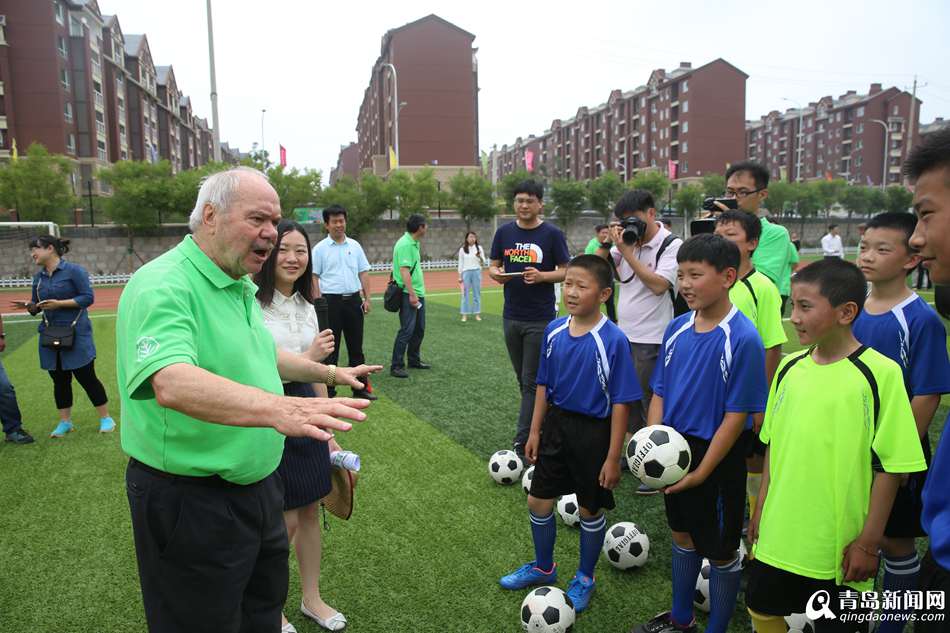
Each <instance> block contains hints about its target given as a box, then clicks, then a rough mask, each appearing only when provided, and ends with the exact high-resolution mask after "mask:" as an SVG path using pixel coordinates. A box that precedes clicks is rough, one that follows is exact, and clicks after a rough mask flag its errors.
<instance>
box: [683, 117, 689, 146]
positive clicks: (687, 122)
mask: <svg viewBox="0 0 950 633" xmlns="http://www.w3.org/2000/svg"><path fill="white" fill-rule="evenodd" d="M687 132H689V121H683V134H686V133H687ZM684 151H685V150H684Z"/></svg>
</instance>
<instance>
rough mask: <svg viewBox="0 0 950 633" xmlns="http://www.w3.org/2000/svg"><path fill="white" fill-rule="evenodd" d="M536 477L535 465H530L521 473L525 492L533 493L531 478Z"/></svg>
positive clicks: (522, 487)
mask: <svg viewBox="0 0 950 633" xmlns="http://www.w3.org/2000/svg"><path fill="white" fill-rule="evenodd" d="M532 479H534V466H528V467H527V468H526V469H525V471H524V474H523V475H521V489H522V490H524V493H525V494H530V493H531V480H532Z"/></svg>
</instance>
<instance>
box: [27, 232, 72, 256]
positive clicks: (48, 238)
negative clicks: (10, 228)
mask: <svg viewBox="0 0 950 633" xmlns="http://www.w3.org/2000/svg"><path fill="white" fill-rule="evenodd" d="M50 246H52V247H53V250H54V251H56V254H57V255H58V256H60V257H62V256H63V255H65V254H66V253H68V252H69V240H64V239H60V238H58V237H54V236H52V235H37V236H36V237H34V238H33V239H32V240H30V248H49V247H50Z"/></svg>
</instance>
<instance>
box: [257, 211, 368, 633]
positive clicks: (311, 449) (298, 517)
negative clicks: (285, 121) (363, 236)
mask: <svg viewBox="0 0 950 633" xmlns="http://www.w3.org/2000/svg"><path fill="white" fill-rule="evenodd" d="M310 253H311V248H310V238H309V237H307V233H306V232H305V231H304V228H303V227H302V226H300V225H299V224H298V223H296V222H293V221H292V220H281V222H280V224H278V225H277V244H276V245H275V247H274V249H273V250H272V251H271V253H270V256H269V257H268V258H267V261H265V262H264V266H263V267H262V268H261V271H260V272H259V273H257V274H256V275H255V276H254V283H256V284H257V286H258V291H257V301H258V303H260V305H261V309H262V310H263V313H264V325H265V326H267V329H268V330H270V332H271V334H272V335H273V336H274V342H275V343H276V344H277V346H278V347H281V348H284V349H288V350H290V351H292V352H298V353H306V352H307V351H308V350H310V351H314V349H315V348H319V353H318V354H310V357H311V358H313V359H314V360H316V359H317V358H318V357H319V358H320V360H322V359H323V358H326V357H327V356H328V355H329V354H330V353H331V352H332V351H333V347H334V340H333V331H332V330H329V329H324V330H323V331H322V332H320V330H319V326H318V323H317V315H316V312H315V311H314V307H313V298H314V297H313V294H314V293H313V287H312V286H311V279H312V275H313V265H312V263H311V261H310ZM330 367H331V371H330V372H329V375H330V376H331V378H329V381H330V383H331V384H330V386H333V384H332V383H334V382H336V383H338V384H351V385H352V383H353V382H354V380H353V379H354V378H355V377H357V376H363V375H366V374H367V373H370V372H372V371H378V370H379V369H382V367H379V366H377V367H375V368H374V367H368V366H366V365H360V366H359V367H352V368H350V367H333V366H332V365H331V366H330ZM284 394H286V395H289V396H296V397H302V398H313V397H323V398H325V397H327V385H322V384H309V383H299V382H287V383H284ZM332 450H340V447H339V445H338V444H337V443H336V440H332V439H331V440H330V442H329V443H328V442H322V441H319V440H314V439H310V438H287V440H286V441H285V443H284V455H283V458H282V459H281V462H280V465H279V466H278V467H277V474H278V475H279V476H280V478H281V480H282V481H283V484H284V521H285V523H286V524H287V536H288V538H289V539H290V541H291V542H292V543H293V544H294V548H295V550H296V552H297V562H298V564H299V565H300V585H301V590H302V593H303V596H302V598H301V601H300V611H301V613H303V614H304V615H305V616H307V617H308V618H310V619H312V620H313V621H315V622H316V623H317V624H318V625H320V626H321V627H323V628H324V629H327V630H330V631H339V630H340V629H342V628H344V627H345V626H346V618H345V617H344V616H343V614H342V613H340V612H339V611H337V610H336V609H334V608H332V607H330V606H328V605H327V604H326V603H325V602H324V601H323V598H321V597H320V557H321V552H322V543H321V540H322V539H321V532H320V520H319V517H318V514H317V512H318V509H319V505H320V500H321V499H322V498H323V497H325V496H326V495H327V494H328V493H329V492H330V489H331V485H332V482H331V466H330V451H332ZM295 631H296V629H295V628H294V626H293V625H292V624H290V623H289V622H288V621H287V619H286V617H284V619H283V622H282V628H281V632H282V633H295Z"/></svg>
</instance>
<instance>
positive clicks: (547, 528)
mask: <svg viewBox="0 0 950 633" xmlns="http://www.w3.org/2000/svg"><path fill="white" fill-rule="evenodd" d="M528 515H529V516H530V517H531V536H532V537H534V558H535V561H536V562H535V564H536V565H537V566H538V569H540V570H542V571H551V568H552V567H554V539H555V538H557V525H555V524H554V511H553V510H552V511H551V512H550V513H549V514H548V515H547V516H546V517H539V516H538V515H536V514H535V513H534V512H531V511H529V512H528Z"/></svg>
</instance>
